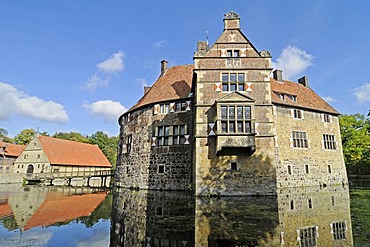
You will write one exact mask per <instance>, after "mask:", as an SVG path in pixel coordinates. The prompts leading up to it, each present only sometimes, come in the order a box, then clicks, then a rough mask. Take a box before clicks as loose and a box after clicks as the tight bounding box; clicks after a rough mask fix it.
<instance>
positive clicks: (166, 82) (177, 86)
mask: <svg viewBox="0 0 370 247" xmlns="http://www.w3.org/2000/svg"><path fill="white" fill-rule="evenodd" d="M193 69H194V66H193V65H180V66H174V67H170V68H169V69H168V70H167V71H166V72H165V73H164V74H163V75H162V76H160V77H159V78H158V80H157V81H156V82H155V83H154V84H153V86H152V87H151V88H150V90H149V91H148V92H147V93H146V94H145V95H144V96H143V97H142V98H141V99H140V100H139V101H138V102H137V103H136V104H135V105H134V106H133V107H131V109H129V110H128V111H132V110H134V109H137V108H139V107H141V106H145V105H149V104H153V103H156V102H161V101H169V100H176V99H181V98H186V97H188V95H189V93H190V90H191V85H192V80H193Z"/></svg>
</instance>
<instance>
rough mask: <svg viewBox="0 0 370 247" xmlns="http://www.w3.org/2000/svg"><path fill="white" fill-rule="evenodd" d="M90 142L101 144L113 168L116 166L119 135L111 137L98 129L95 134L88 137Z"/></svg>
mask: <svg viewBox="0 0 370 247" xmlns="http://www.w3.org/2000/svg"><path fill="white" fill-rule="evenodd" d="M88 139H89V143H91V144H96V145H98V146H99V148H100V149H101V151H102V152H103V154H104V155H105V156H106V157H107V159H108V160H109V162H110V163H111V164H112V166H113V168H115V166H116V160H117V143H118V137H117V136H113V137H109V136H108V135H107V134H105V133H104V132H102V131H97V132H96V133H95V134H93V135H91V136H89V137H88Z"/></svg>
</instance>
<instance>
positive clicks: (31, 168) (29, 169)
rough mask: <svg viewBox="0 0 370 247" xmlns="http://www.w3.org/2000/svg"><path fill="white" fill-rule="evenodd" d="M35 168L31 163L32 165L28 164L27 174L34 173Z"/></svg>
mask: <svg viewBox="0 0 370 247" xmlns="http://www.w3.org/2000/svg"><path fill="white" fill-rule="evenodd" d="M33 170H34V167H33V165H31V164H30V165H28V166H27V174H29V173H33Z"/></svg>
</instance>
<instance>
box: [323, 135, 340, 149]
mask: <svg viewBox="0 0 370 247" xmlns="http://www.w3.org/2000/svg"><path fill="white" fill-rule="evenodd" d="M322 139H323V144H324V145H323V146H324V149H331V150H335V149H337V145H336V142H335V138H334V135H329V134H323V135H322Z"/></svg>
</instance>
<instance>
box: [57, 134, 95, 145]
mask: <svg viewBox="0 0 370 247" xmlns="http://www.w3.org/2000/svg"><path fill="white" fill-rule="evenodd" d="M53 137H54V138H58V139H63V140H69V141H75V142H84V143H88V142H89V140H88V138H87V137H85V136H83V135H82V134H80V133H78V132H56V133H55V134H54V135H53Z"/></svg>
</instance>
